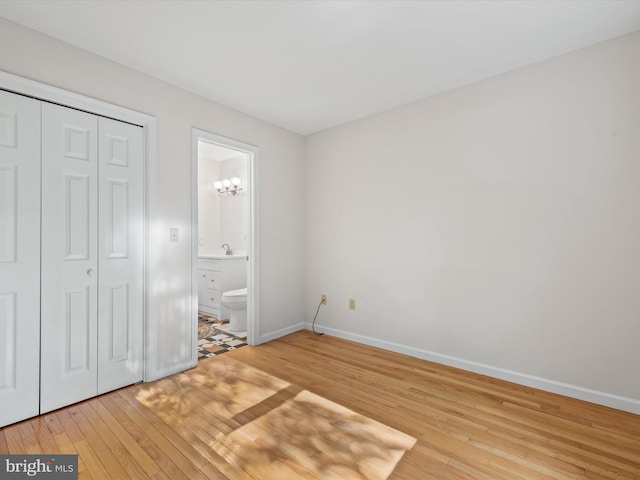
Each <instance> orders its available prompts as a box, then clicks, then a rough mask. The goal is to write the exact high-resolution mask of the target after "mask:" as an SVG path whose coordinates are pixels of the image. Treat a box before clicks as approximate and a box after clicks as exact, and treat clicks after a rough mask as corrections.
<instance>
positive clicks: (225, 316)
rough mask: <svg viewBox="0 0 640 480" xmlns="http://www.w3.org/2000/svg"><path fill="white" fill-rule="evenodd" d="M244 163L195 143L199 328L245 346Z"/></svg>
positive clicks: (242, 157)
mask: <svg viewBox="0 0 640 480" xmlns="http://www.w3.org/2000/svg"><path fill="white" fill-rule="evenodd" d="M248 161H249V158H248V154H246V153H244V152H241V151H238V150H234V149H231V148H228V147H225V146H222V145H218V144H215V143H211V142H208V141H205V140H202V139H201V140H198V317H199V319H200V322H199V327H201V326H202V324H203V323H204V324H205V325H211V326H215V329H216V330H217V331H223V332H225V333H228V334H230V335H232V336H234V337H237V339H240V340H241V339H244V340H245V341H246V337H247V265H248V262H247V245H248V202H247V188H248V185H247V178H248V176H247V170H248ZM205 336H206V335H205ZM201 337H202V335H199V338H200V340H199V342H202V339H201Z"/></svg>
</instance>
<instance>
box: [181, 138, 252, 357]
mask: <svg viewBox="0 0 640 480" xmlns="http://www.w3.org/2000/svg"><path fill="white" fill-rule="evenodd" d="M200 139H202V140H204V141H207V142H210V143H213V144H216V145H219V146H221V147H226V148H230V149H233V150H237V151H239V152H242V153H244V154H246V155H247V157H248V160H247V199H248V202H247V205H248V210H249V211H248V215H247V217H248V218H247V222H248V225H247V235H248V237H249V243H248V248H247V260H248V262H247V263H248V265H247V288H248V291H247V343H248V344H249V345H252V346H253V345H257V344H258V331H259V326H260V321H259V317H258V312H259V309H258V301H259V298H260V295H259V292H260V290H259V281H258V280H259V279H258V259H259V253H258V250H259V249H258V245H259V241H258V217H259V215H258V201H257V199H258V153H259V149H258V147H257V146H255V145H251V144H249V143H244V142H241V141H240V140H235V139H232V138H228V137H224V136H222V135H218V134H216V133H211V132H208V131H206V130H202V129H199V128H196V127H192V128H191V225H192V231H191V304H192V307H191V308H192V319H193V322H192V328H193V342H192V345H193V361H194V362H195V363H194V366H195V365H197V363H198V140H200Z"/></svg>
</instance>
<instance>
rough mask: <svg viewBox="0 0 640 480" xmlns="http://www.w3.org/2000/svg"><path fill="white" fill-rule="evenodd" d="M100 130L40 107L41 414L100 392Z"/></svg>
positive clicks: (81, 116)
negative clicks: (98, 289) (98, 341)
mask: <svg viewBox="0 0 640 480" xmlns="http://www.w3.org/2000/svg"><path fill="white" fill-rule="evenodd" d="M97 130H98V118H97V117H96V116H94V115H90V114H87V113H84V112H79V111H77V110H73V109H70V108H65V107H60V106H57V105H52V104H47V103H43V104H42V316H41V321H42V330H41V332H42V337H41V358H42V361H41V384H40V389H41V390H40V412H41V413H45V412H48V411H51V410H54V409H56V408H60V407H62V406H65V405H69V404H71V403H74V402H78V401H80V400H83V399H86V398H89V397H92V396H95V395H96V394H97V378H98V377H97V369H98V364H97V314H98V309H97V300H98V292H97V282H98V271H97V269H98V239H97V227H98V210H97V208H98V204H97V200H98V190H97V175H98V161H97V160H98V142H97ZM34 348H35V346H34Z"/></svg>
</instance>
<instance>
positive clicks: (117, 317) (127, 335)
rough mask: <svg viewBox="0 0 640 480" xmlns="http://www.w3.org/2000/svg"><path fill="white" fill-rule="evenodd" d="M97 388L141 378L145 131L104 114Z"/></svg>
mask: <svg viewBox="0 0 640 480" xmlns="http://www.w3.org/2000/svg"><path fill="white" fill-rule="evenodd" d="M98 132H99V140H98V144H99V175H98V177H99V192H100V193H99V202H98V203H99V212H100V213H99V232H100V235H99V240H98V244H99V252H100V254H99V265H98V270H99V275H98V288H99V298H98V305H99V307H98V308H99V312H98V393H105V392H108V391H111V390H114V389H116V388H120V387H123V386H125V385H131V384H132V383H136V382H139V381H142V362H143V356H142V354H143V350H142V345H143V342H142V328H143V321H142V319H143V305H142V298H143V296H142V293H143V251H142V245H143V235H144V231H143V221H144V212H143V188H142V179H143V173H144V171H143V166H144V165H143V158H144V157H143V140H142V139H143V132H142V128H141V127H137V126H134V125H130V124H128V123H123V122H117V121H115V120H111V119H108V118H100V119H99V124H98Z"/></svg>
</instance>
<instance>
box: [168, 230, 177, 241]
mask: <svg viewBox="0 0 640 480" xmlns="http://www.w3.org/2000/svg"><path fill="white" fill-rule="evenodd" d="M169 241H170V242H177V241H178V229H177V228H176V227H173V228H170V229H169Z"/></svg>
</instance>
